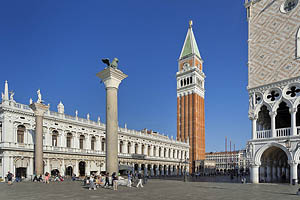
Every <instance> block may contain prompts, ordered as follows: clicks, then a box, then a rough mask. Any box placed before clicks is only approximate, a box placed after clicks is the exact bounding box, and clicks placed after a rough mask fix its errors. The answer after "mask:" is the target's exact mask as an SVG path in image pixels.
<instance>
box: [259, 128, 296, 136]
mask: <svg viewBox="0 0 300 200" xmlns="http://www.w3.org/2000/svg"><path fill="white" fill-rule="evenodd" d="M275 131H276V135H275V137H274V138H280V137H288V136H292V129H291V128H278V129H275ZM298 135H300V126H298V127H296V134H295V136H298ZM265 138H272V130H263V131H256V139H265Z"/></svg>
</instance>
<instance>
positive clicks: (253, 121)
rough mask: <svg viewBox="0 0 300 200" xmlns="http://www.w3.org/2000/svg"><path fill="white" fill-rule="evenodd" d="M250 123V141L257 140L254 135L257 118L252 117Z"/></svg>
mask: <svg viewBox="0 0 300 200" xmlns="http://www.w3.org/2000/svg"><path fill="white" fill-rule="evenodd" d="M251 121H252V140H255V139H256V138H257V134H256V121H257V117H252V118H251Z"/></svg>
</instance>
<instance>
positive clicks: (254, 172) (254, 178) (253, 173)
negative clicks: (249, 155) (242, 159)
mask: <svg viewBox="0 0 300 200" xmlns="http://www.w3.org/2000/svg"><path fill="white" fill-rule="evenodd" d="M258 168H259V166H258V165H252V166H251V167H250V181H251V183H259V181H258Z"/></svg>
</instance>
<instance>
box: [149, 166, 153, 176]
mask: <svg viewBox="0 0 300 200" xmlns="http://www.w3.org/2000/svg"><path fill="white" fill-rule="evenodd" d="M153 167H154V165H153V164H151V169H150V171H151V173H150V175H151V176H154V170H153Z"/></svg>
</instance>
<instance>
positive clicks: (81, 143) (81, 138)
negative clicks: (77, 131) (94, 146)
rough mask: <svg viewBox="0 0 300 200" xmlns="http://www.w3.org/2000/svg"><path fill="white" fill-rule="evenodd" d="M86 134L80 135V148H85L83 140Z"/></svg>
mask: <svg viewBox="0 0 300 200" xmlns="http://www.w3.org/2000/svg"><path fill="white" fill-rule="evenodd" d="M84 139H85V138H84V135H81V136H80V137H79V148H80V149H83V142H84Z"/></svg>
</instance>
